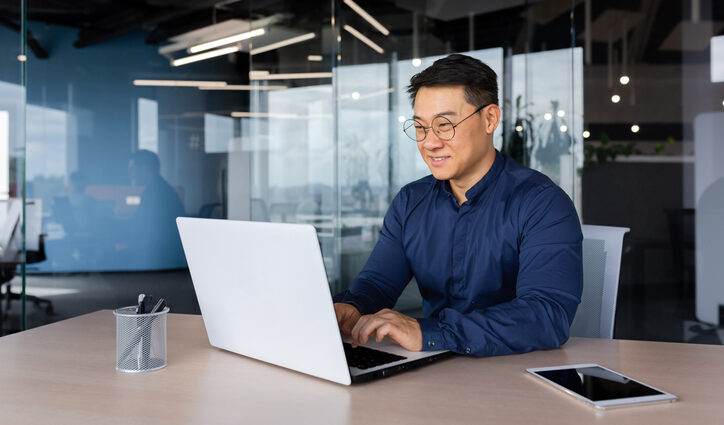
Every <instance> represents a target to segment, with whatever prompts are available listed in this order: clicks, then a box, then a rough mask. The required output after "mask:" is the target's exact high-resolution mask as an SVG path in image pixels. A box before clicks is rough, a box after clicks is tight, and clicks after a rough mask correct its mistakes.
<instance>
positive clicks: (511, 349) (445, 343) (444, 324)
mask: <svg viewBox="0 0 724 425" xmlns="http://www.w3.org/2000/svg"><path fill="white" fill-rule="evenodd" d="M518 223H519V226H520V227H519V228H521V232H520V239H519V266H518V276H517V282H516V296H515V298H514V299H512V300H511V301H508V302H504V303H501V304H498V305H494V306H490V307H487V308H483V309H478V310H473V311H471V312H469V313H467V314H463V313H460V312H458V311H456V310H454V309H452V308H445V309H443V310H442V311H441V312H440V314H439V315H438V317H435V318H424V319H418V321H419V323H420V327H421V329H422V337H423V350H439V349H448V350H451V351H455V352H458V353H463V354H470V355H474V356H494V355H502V354H514V353H525V352H528V351H533V350H540V349H549V348H557V347H560V346H561V345H562V344H564V343H565V342H566V341H567V340H568V336H569V327H570V324H571V322H572V321H573V316H574V315H575V313H576V309H577V308H578V304H579V303H580V298H581V291H582V290H583V264H582V252H581V251H582V241H583V235H582V233H581V225H580V221H579V220H578V215H577V214H576V210H575V207H574V206H573V203H572V202H571V200H570V198H569V197H568V195H566V193H565V192H563V190H561V189H560V188H558V187H557V186H551V187H546V188H544V189H542V190H541V191H539V192H538V193H537V194H536V195H534V196H532V197H531V199H530V201H529V202H526V201H524V202H523V204H522V206H521V213H520V215H519V221H518Z"/></svg>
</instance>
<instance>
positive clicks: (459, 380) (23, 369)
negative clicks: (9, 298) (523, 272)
mask: <svg viewBox="0 0 724 425" xmlns="http://www.w3.org/2000/svg"><path fill="white" fill-rule="evenodd" d="M0 359H2V361H1V362H0V383H1V385H0V406H1V407H0V422H2V423H8V424H34V425H37V424H43V423H52V424H56V423H64V424H74V425H79V424H99V423H104V424H124V425H127V424H141V423H143V424H232V423H233V424H262V423H279V424H294V423H299V424H308V423H318V424H327V423H329V424H341V423H355V424H392V423H395V424H403V423H409V424H436V425H439V424H452V423H466V424H473V423H475V424H484V423H491V424H506V425H510V424H537V423H541V424H542V423H552V424H557V425H558V424H588V423H616V424H623V423H630V424H693V423H701V424H715V423H722V421H724V396H723V395H722V386H724V347H721V346H713V345H686V344H671V343H657V342H641V341H623V340H622V341H618V340H596V339H581V338H574V339H572V340H571V341H569V342H568V343H567V344H566V345H565V346H564V348H562V349H559V350H550V351H540V352H535V353H529V354H524V355H516V356H504V357H490V358H482V359H475V358H466V357H455V358H451V359H447V360H444V361H441V362H439V363H436V364H432V365H430V366H427V367H424V368H421V369H418V370H415V371H412V372H407V373H404V374H401V375H397V376H393V377H391V378H387V379H382V380H379V381H374V382H370V383H367V384H363V385H359V386H352V387H344V386H341V385H337V384H333V383H329V382H326V381H322V380H319V379H316V378H312V377H309V376H306V375H302V374H300V373H296V372H291V371H288V370H285V369H282V368H279V367H275V366H270V365H267V364H265V363H261V362H258V361H255V360H251V359H247V358H245V357H241V356H238V355H235V354H231V353H228V352H225V351H222V350H218V349H215V348H212V347H210V346H209V345H208V340H207V339H206V332H205V330H204V326H203V322H202V319H201V317H200V316H192V315H178V314H171V315H169V318H168V366H167V367H166V368H164V369H162V370H160V371H156V372H150V373H143V374H126V373H121V372H116V370H115V319H114V317H113V314H112V312H111V311H99V312H96V313H92V314H88V315H84V316H79V317H76V318H73V319H70V320H66V321H62V322H58V323H55V324H52V325H47V326H43V327H40V328H35V329H32V330H29V331H25V332H22V333H19V334H14V335H10V336H6V337H3V338H0ZM587 362H595V363H600V364H602V365H604V366H607V367H609V368H612V369H615V370H617V371H620V372H622V373H624V374H627V375H630V376H632V377H634V378H638V379H640V380H643V381H645V382H647V383H649V384H651V385H654V386H656V387H659V388H661V389H664V390H667V391H669V392H672V393H674V394H676V395H678V396H679V397H680V398H681V400H680V401H678V402H675V403H669V404H661V405H652V406H646V407H635V408H623V409H618V410H611V411H597V410H596V409H594V408H591V407H588V406H587V405H585V404H583V403H581V402H579V401H577V400H575V399H573V398H572V397H570V396H568V395H566V394H564V393H562V392H560V391H558V390H555V389H553V388H550V387H548V386H547V385H545V384H544V383H542V382H539V381H538V380H536V379H535V378H533V377H532V376H529V375H528V374H527V373H526V372H525V371H524V369H525V368H526V367H535V366H552V365H558V364H573V363H587Z"/></svg>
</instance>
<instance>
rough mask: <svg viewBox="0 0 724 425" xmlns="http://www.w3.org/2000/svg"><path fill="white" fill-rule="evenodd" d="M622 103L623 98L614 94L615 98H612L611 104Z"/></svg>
mask: <svg viewBox="0 0 724 425" xmlns="http://www.w3.org/2000/svg"><path fill="white" fill-rule="evenodd" d="M620 101H621V96H619V95H617V94H614V95H613V96H611V102H613V103H618V102H620Z"/></svg>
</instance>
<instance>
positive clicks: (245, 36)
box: [189, 28, 265, 53]
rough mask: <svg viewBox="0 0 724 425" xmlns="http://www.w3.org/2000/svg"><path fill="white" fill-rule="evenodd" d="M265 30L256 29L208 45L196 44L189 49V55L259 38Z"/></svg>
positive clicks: (210, 42)
mask: <svg viewBox="0 0 724 425" xmlns="http://www.w3.org/2000/svg"><path fill="white" fill-rule="evenodd" d="M264 32H265V31H264V28H259V29H255V30H252V31H247V32H242V33H239V34H234V35H230V36H228V37H224V38H219V39H217V40H213V41H208V42H206V43H201V44H196V45H194V46H191V47H189V53H198V52H203V51H204V50H209V49H213V48H216V47H221V46H226V45H227V44H232V43H237V42H239V41H242V40H247V39H250V38H252V37H257V36H260V35H263V34H264Z"/></svg>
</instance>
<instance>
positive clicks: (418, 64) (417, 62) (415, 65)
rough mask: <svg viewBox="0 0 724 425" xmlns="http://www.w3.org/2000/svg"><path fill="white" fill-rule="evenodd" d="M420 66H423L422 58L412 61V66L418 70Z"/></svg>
mask: <svg viewBox="0 0 724 425" xmlns="http://www.w3.org/2000/svg"><path fill="white" fill-rule="evenodd" d="M420 65H422V60H420V58H415V59H413V60H412V66H414V67H415V68H417V67H418V66H420Z"/></svg>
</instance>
